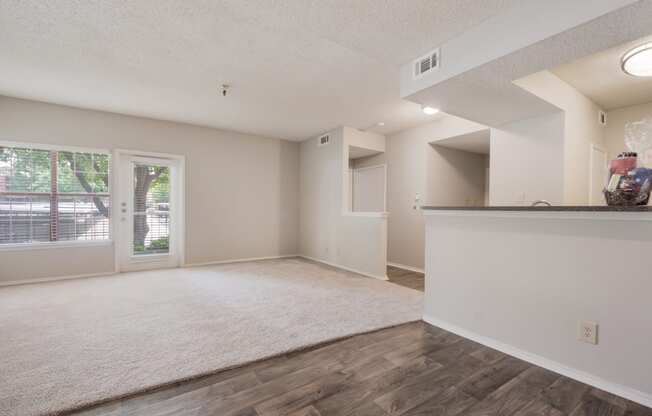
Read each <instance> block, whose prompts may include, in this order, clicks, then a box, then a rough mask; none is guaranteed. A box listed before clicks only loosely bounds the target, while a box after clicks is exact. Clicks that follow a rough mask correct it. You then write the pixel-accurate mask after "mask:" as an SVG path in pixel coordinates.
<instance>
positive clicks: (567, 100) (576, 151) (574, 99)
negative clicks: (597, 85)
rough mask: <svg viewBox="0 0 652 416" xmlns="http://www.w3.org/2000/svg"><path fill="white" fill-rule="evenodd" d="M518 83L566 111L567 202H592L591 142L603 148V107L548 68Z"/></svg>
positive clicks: (565, 186)
mask: <svg viewBox="0 0 652 416" xmlns="http://www.w3.org/2000/svg"><path fill="white" fill-rule="evenodd" d="M516 84H517V85H519V86H521V87H522V88H525V89H526V90H528V91H529V92H531V93H533V94H535V95H537V96H539V97H540V98H542V99H544V100H546V101H548V102H549V103H551V104H553V105H555V106H556V107H558V108H560V109H561V110H563V111H564V149H563V152H564V156H563V157H564V199H563V203H564V204H565V205H589V200H590V199H589V188H590V165H591V145H593V144H595V145H597V146H598V147H600V148H604V127H603V126H602V125H601V124H600V123H599V121H598V120H599V119H598V112H599V111H600V110H601V109H600V107H598V105H596V104H595V103H594V102H593V101H591V100H590V99H589V98H587V97H586V96H584V95H583V94H581V93H580V92H579V91H577V90H576V89H575V88H573V87H572V86H570V85H569V84H567V83H566V82H564V81H562V80H561V79H560V78H558V77H557V76H556V75H554V74H553V73H551V72H549V71H541V72H538V73H536V74H533V75H530V76H527V77H525V78H522V79H520V80H518V81H516Z"/></svg>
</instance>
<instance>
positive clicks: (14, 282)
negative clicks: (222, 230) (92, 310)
mask: <svg viewBox="0 0 652 416" xmlns="http://www.w3.org/2000/svg"><path fill="white" fill-rule="evenodd" d="M287 257H299V255H298V254H291V255H284V256H270V257H251V258H247V259H235V260H220V261H209V262H205V263H189V264H184V265H183V266H182V267H197V266H210V265H212V264H225V263H240V262H245V261H256V260H272V259H283V258H287ZM119 273H121V272H118V271H111V272H104V273H86V274H77V275H70V276H57V277H41V278H37V279H25V280H11V281H8V282H0V287H3V286H16V285H27V284H32V283H46V282H57V281H60V280H72V279H85V278H89V277H102V276H112V275H115V274H119Z"/></svg>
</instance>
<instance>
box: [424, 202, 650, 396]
mask: <svg viewBox="0 0 652 416" xmlns="http://www.w3.org/2000/svg"><path fill="white" fill-rule="evenodd" d="M570 214H573V213H570ZM575 214H580V215H577V216H581V215H589V216H590V215H591V214H596V216H600V215H601V213H575ZM602 214H607V215H608V214H609V213H602ZM617 214H618V216H617V217H620V219H616V220H595V219H586V217H584V218H578V219H554V218H542V217H541V216H535V217H534V218H523V215H525V216H527V215H528V213H513V214H508V215H507V216H505V215H503V216H502V217H498V216H497V217H492V216H491V213H485V214H478V215H472V216H468V215H467V216H459V213H457V215H445V216H429V217H428V220H427V221H428V224H427V239H428V264H427V276H426V295H425V312H424V319H425V320H427V321H430V322H431V323H433V324H435V325H441V326H444V327H449V329H451V328H452V329H454V331H456V332H458V333H460V330H461V331H463V332H464V333H463V335H465V336H480V337H482V338H484V339H483V340H481V341H482V342H486V341H491V344H490V345H493V346H494V347H498V348H501V346H503V347H505V346H506V347H508V348H509V350H508V352H509V353H511V354H514V353H515V352H518V351H521V352H525V353H527V354H528V355H526V356H523V355H522V354H521V356H522V357H523V358H525V359H528V360H530V359H533V358H537V359H538V358H542V359H543V361H540V362H539V365H545V366H549V365H550V364H553V365H555V367H553V368H552V369H553V370H554V371H558V372H560V371H563V370H571V374H568V373H567V375H571V376H573V377H576V376H581V377H582V378H581V380H582V381H584V382H588V383H589V384H594V385H597V386H598V387H600V388H603V389H610V390H611V391H612V392H614V393H616V394H618V395H624V396H625V397H628V398H631V399H635V400H641V399H642V398H646V399H647V405H648V406H650V405H652V377H650V375H651V374H652V361H651V360H650V351H652V335H651V334H652V332H651V330H652V324H651V322H650V301H649V300H650V293H652V279H650V263H649V253H650V250H652V222H650V221H649V219H646V220H629V221H628V220H625V219H624V216H625V215H628V214H626V213H617ZM550 215H551V214H548V213H543V216H548V217H549V216H550ZM632 215H637V214H632ZM559 216H560V217H563V216H567V215H565V214H564V213H559ZM622 259H627V262H626V263H627V264H626V266H625V267H624V266H623V261H622ZM470 260H472V261H470ZM580 321H594V322H597V323H598V324H599V330H598V339H599V344H598V345H591V344H586V343H582V342H578V341H577V336H578V328H579V322H580ZM516 355H518V354H516ZM619 386H622V387H623V388H622V389H620V388H619ZM637 391H639V392H642V394H641V395H639V394H637V393H636V392H637Z"/></svg>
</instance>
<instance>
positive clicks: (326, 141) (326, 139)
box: [317, 134, 331, 146]
mask: <svg viewBox="0 0 652 416" xmlns="http://www.w3.org/2000/svg"><path fill="white" fill-rule="evenodd" d="M330 142H331V136H329V135H328V134H327V135H325V136H321V137H320V138H319V141H318V142H317V146H326V145H327V144H330Z"/></svg>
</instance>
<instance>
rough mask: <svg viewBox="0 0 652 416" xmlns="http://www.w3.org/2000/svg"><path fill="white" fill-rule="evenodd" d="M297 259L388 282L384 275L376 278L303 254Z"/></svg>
mask: <svg viewBox="0 0 652 416" xmlns="http://www.w3.org/2000/svg"><path fill="white" fill-rule="evenodd" d="M299 257H302V258H304V259H308V260H312V261H316V262H317V263H323V264H325V265H327V266H331V267H337V268H338V269H342V270H346V271H347V272H352V273H357V274H361V275H363V276H366V277H371V278H374V279H378V280H389V279H388V278H387V276H386V275H385V276H376V275H373V274H370V273H367V272H362V271H360V270H356V269H352V268H350V267H346V266H342V265H341V264H337V263H331V262H329V261H324V260H321V259H317V258H314V257H309V256H304V255H303V254H299Z"/></svg>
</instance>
